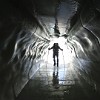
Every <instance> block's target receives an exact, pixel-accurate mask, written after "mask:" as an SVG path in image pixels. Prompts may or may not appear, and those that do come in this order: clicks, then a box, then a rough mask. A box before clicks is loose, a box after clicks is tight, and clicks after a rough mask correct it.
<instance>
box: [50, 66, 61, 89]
mask: <svg viewBox="0 0 100 100" xmlns="http://www.w3.org/2000/svg"><path fill="white" fill-rule="evenodd" d="M54 67H55V66H54ZM52 83H53V84H52V85H53V86H54V88H55V89H58V88H59V77H58V67H57V71H56V70H55V68H54V72H53V79H52Z"/></svg>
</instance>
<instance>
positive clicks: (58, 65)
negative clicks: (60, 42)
mask: <svg viewBox="0 0 100 100" xmlns="http://www.w3.org/2000/svg"><path fill="white" fill-rule="evenodd" d="M58 66H59V58H58V55H57V67H58Z"/></svg>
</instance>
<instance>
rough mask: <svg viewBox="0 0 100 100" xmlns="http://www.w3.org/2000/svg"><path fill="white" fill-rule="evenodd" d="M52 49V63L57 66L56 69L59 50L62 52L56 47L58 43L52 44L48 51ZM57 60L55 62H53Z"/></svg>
mask: <svg viewBox="0 0 100 100" xmlns="http://www.w3.org/2000/svg"><path fill="white" fill-rule="evenodd" d="M51 49H53V61H54V66H55V65H56V64H57V67H58V65H59V49H60V50H62V51H63V49H61V48H60V47H59V45H58V43H54V44H53V46H52V47H51V48H48V50H51ZM55 59H57V60H55Z"/></svg>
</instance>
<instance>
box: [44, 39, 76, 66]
mask: <svg viewBox="0 0 100 100" xmlns="http://www.w3.org/2000/svg"><path fill="white" fill-rule="evenodd" d="M54 43H58V44H59V46H60V48H62V49H63V51H61V50H59V65H62V64H68V63H70V62H71V61H72V60H73V56H75V53H74V50H73V48H72V46H71V45H70V44H69V43H67V40H66V39H65V38H63V37H60V38H52V39H51V42H50V44H49V47H52V46H53V44H54ZM49 47H48V48H49ZM46 52H47V53H46V54H45V56H44V57H43V59H44V61H46V62H47V63H50V64H53V51H52V50H49V51H48V49H46Z"/></svg>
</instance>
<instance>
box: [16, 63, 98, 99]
mask: <svg viewBox="0 0 100 100" xmlns="http://www.w3.org/2000/svg"><path fill="white" fill-rule="evenodd" d="M94 99H95V100H99V99H98V95H97V93H96V92H95V90H94V89H93V88H92V86H90V85H89V84H88V83H87V82H86V81H85V80H84V79H82V78H81V76H79V75H78V74H76V71H75V69H74V68H73V67H71V65H70V64H67V65H60V66H59V67H58V68H57V67H56V66H55V67H54V66H52V64H51V65H50V64H49V65H46V64H44V65H43V66H42V67H40V68H39V70H38V71H37V72H36V73H35V75H34V76H33V77H32V78H31V79H30V80H29V82H28V83H27V84H26V86H25V87H24V88H23V90H22V91H21V93H20V94H19V95H18V97H17V98H16V100H94Z"/></svg>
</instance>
